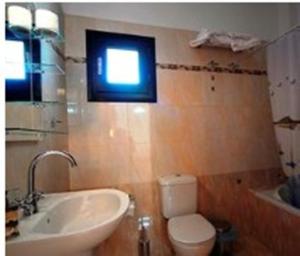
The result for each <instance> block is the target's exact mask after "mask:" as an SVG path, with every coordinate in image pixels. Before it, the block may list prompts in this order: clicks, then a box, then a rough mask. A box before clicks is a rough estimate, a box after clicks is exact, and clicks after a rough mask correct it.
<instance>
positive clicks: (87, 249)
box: [6, 189, 129, 256]
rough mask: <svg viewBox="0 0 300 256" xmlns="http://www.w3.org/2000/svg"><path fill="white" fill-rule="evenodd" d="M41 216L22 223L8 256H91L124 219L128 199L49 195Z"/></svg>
mask: <svg viewBox="0 0 300 256" xmlns="http://www.w3.org/2000/svg"><path fill="white" fill-rule="evenodd" d="M38 206H39V212H38V213H37V214H34V215H32V216H30V217H25V218H23V219H22V220H21V221H20V223H19V231H20V234H21V235H20V236H19V237H16V238H14V239H12V240H9V241H7V242H6V255H7V256H20V255H22V256H78V255H84V256H85V255H89V254H90V255H91V254H92V250H93V248H95V247H97V245H98V244H99V243H101V242H102V241H103V240H105V239H106V238H108V237H109V236H110V235H111V234H112V233H113V231H114V230H115V229H116V228H117V226H118V224H119V223H120V221H121V220H122V218H123V217H124V215H125V213H126V211H127V209H128V206H129V197H128V195H127V194H126V193H124V192H122V191H119V190H115V189H99V190H86V191H79V192H67V193H56V194H47V195H46V197H45V198H44V199H42V200H40V201H39V203H38Z"/></svg>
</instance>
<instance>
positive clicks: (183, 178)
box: [158, 174, 197, 186]
mask: <svg viewBox="0 0 300 256" xmlns="http://www.w3.org/2000/svg"><path fill="white" fill-rule="evenodd" d="M158 182H159V184H160V185H161V186H172V185H177V184H189V183H195V182H197V179H196V177H195V176H192V175H187V174H171V175H166V176H161V177H159V178H158Z"/></svg>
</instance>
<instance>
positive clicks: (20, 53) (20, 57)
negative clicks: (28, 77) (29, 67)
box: [4, 40, 25, 80]
mask: <svg viewBox="0 0 300 256" xmlns="http://www.w3.org/2000/svg"><path fill="white" fill-rule="evenodd" d="M4 54H5V79H16V80H19V79H22V80H24V79H25V47H24V42H22V41H12V40H6V41H5V53H4Z"/></svg>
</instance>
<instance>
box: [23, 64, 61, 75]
mask: <svg viewBox="0 0 300 256" xmlns="http://www.w3.org/2000/svg"><path fill="white" fill-rule="evenodd" d="M26 70H27V72H29V73H33V74H53V75H64V74H65V71H64V70H63V69H62V68H61V67H60V66H59V65H57V64H48V63H26Z"/></svg>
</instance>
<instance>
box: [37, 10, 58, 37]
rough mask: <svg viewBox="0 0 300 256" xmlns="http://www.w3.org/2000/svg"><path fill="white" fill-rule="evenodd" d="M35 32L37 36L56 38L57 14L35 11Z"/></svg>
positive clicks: (47, 11)
mask: <svg viewBox="0 0 300 256" xmlns="http://www.w3.org/2000/svg"><path fill="white" fill-rule="evenodd" d="M35 32H36V33H37V34H39V35H45V36H57V35H58V34H59V24H58V16H57V14H56V13H54V12H52V11H49V10H46V9H36V10H35Z"/></svg>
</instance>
